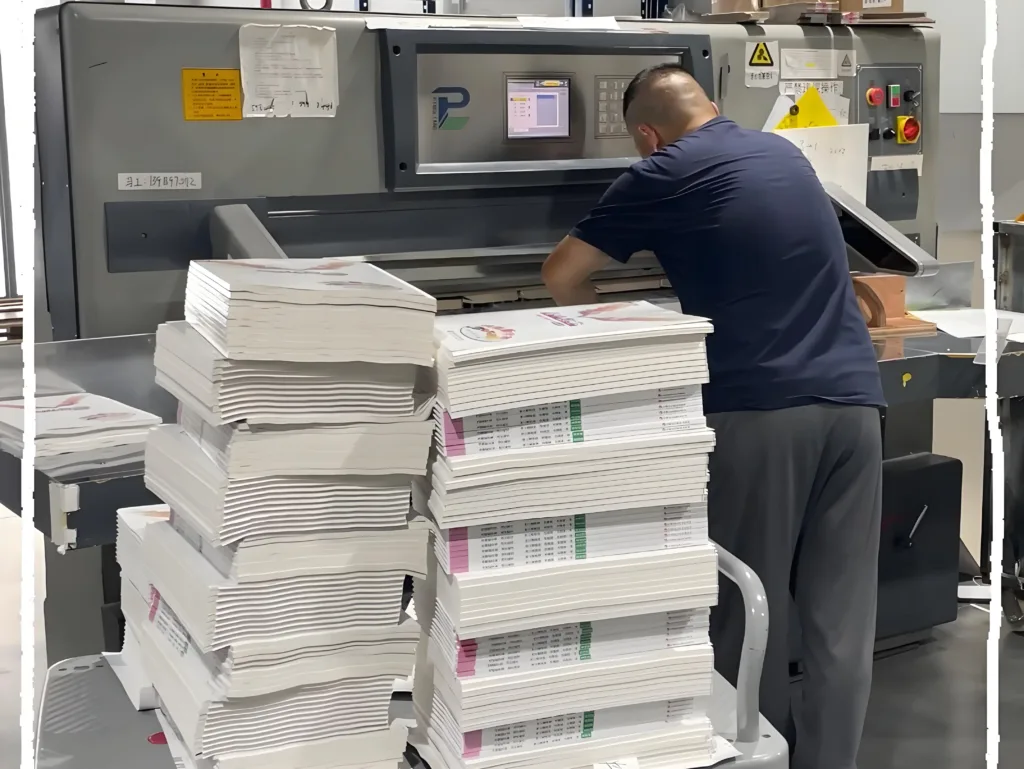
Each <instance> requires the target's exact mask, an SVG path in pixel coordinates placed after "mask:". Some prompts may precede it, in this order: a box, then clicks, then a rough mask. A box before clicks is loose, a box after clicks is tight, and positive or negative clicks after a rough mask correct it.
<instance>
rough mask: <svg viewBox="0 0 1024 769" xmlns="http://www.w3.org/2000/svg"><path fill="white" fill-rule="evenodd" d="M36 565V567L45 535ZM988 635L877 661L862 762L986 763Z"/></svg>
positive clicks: (12, 685) (1022, 747)
mask: <svg viewBox="0 0 1024 769" xmlns="http://www.w3.org/2000/svg"><path fill="white" fill-rule="evenodd" d="M19 527H20V521H19V520H18V519H17V518H15V517H13V516H11V515H10V514H9V513H7V512H6V511H0V769H15V767H17V766H18V763H19V762H18V756H19V722H18V715H19V712H20V702H19V698H18V691H19V689H20V686H19V683H20V672H19V671H20V665H21V658H20V653H19V601H20V591H19V583H20V571H19V569H20V563H21V558H20V548H19V542H20V532H19ZM37 564H40V565H41V564H42V542H41V540H40V542H39V546H38V547H37ZM40 576H41V575H40ZM42 594H43V584H42V580H41V579H40V580H39V589H38V590H37V596H38V598H39V606H38V608H37V612H36V616H37V622H36V627H37V632H36V637H37V639H36V644H37V649H36V681H37V684H41V682H42V679H43V675H44V674H45V670H46V663H45V652H44V649H45V646H44V644H43V638H44V635H43V632H42V627H43V621H42V609H41V607H42V600H41V599H42ZM987 633H988V614H987V612H986V611H984V610H982V609H978V608H975V607H972V606H966V605H964V606H962V607H961V609H960V616H959V618H958V620H957V621H956V622H954V623H952V624H950V625H947V626H944V627H941V628H937V629H936V631H935V636H934V640H932V641H931V642H929V643H926V644H924V645H922V646H920V647H917V648H914V649H911V650H909V651H904V652H899V653H895V654H892V655H890V656H887V657H885V658H882V659H879V660H878V661H877V662H876V664H875V678H874V686H873V690H872V696H871V709H870V712H869V714H868V720H867V725H866V728H865V734H864V739H863V743H862V746H861V756H860V766H861V767H862V769H905V767H915V769H916V768H920V769H983V767H984V766H985V638H986V635H987ZM1001 666H1002V671H1003V672H1002V676H1001V702H1002V705H1001V718H1000V721H1001V729H1000V732H1001V734H1002V741H1001V751H1000V753H1001V761H1000V763H1001V765H1003V766H1021V765H1024V763H1022V761H1021V756H1024V735H1022V731H1021V729H1020V724H1021V723H1022V722H1024V687H1020V686H1019V682H1021V681H1024V637H1021V636H1014V635H1010V634H1007V637H1005V638H1004V639H1003V641H1002V654H1001Z"/></svg>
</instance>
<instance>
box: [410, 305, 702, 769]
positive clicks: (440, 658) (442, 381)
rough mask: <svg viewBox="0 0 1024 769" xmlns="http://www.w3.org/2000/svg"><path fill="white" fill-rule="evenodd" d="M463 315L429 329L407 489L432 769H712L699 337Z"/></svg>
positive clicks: (645, 322)
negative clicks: (426, 564)
mask: <svg viewBox="0 0 1024 769" xmlns="http://www.w3.org/2000/svg"><path fill="white" fill-rule="evenodd" d="M472 320H473V323H470V322H469V319H467V318H465V317H463V318H441V319H439V320H438V323H437V327H438V333H437V341H438V345H439V350H438V355H437V370H438V382H439V394H438V405H437V407H436V408H435V415H434V422H435V440H434V454H435V456H434V460H433V462H432V465H431V472H430V475H429V477H428V478H426V479H424V480H422V481H419V482H417V483H416V484H415V485H414V494H413V506H414V509H416V510H418V511H420V512H422V513H423V514H424V515H427V516H428V517H429V518H430V519H431V521H432V525H433V527H434V555H435V558H436V560H437V567H438V568H437V569H436V576H435V577H434V580H433V582H432V584H431V585H429V587H428V589H424V590H422V591H419V592H417V594H416V602H417V608H418V609H419V610H420V615H419V619H420V622H421V624H422V625H423V627H424V638H423V640H422V641H421V644H420V649H419V652H418V657H417V664H416V676H415V685H414V693H413V696H414V701H415V703H416V707H417V709H418V711H419V713H420V716H419V721H420V724H419V728H418V729H417V730H416V732H415V733H414V736H413V740H412V741H413V744H414V746H415V747H416V748H417V750H419V751H420V753H421V755H422V756H423V757H424V758H426V760H427V761H428V763H430V764H431V766H432V769H462V767H479V768H480V769H504V768H505V767H508V769H527V768H529V769H536V767H544V768H545V769H547V767H550V769H565V768H566V767H584V766H593V765H595V764H601V763H605V762H610V761H617V760H620V759H622V757H624V756H630V757H636V759H637V760H638V761H639V765H640V766H641V767H650V766H655V767H657V766H668V765H672V766H676V767H682V766H693V767H698V766H708V765H710V764H712V763H714V762H715V761H717V760H719V759H720V756H721V754H720V753H719V752H717V751H716V748H717V747H718V745H717V743H716V740H715V738H714V736H713V733H712V729H711V723H710V721H709V720H708V718H707V716H706V714H705V712H704V698H706V697H707V696H708V695H710V693H711V685H712V677H713V670H714V655H713V651H712V648H711V644H710V642H709V639H708V617H709V614H710V609H709V607H711V606H712V605H713V604H714V603H715V602H716V600H717V590H718V574H717V556H716V553H715V550H714V546H713V545H712V544H711V543H710V542H709V541H708V536H707V507H706V502H705V495H706V488H707V480H708V475H707V473H708V455H709V454H710V452H711V451H712V450H713V449H714V434H713V433H712V432H711V431H710V430H709V429H708V428H707V425H706V422H705V419H704V413H703V404H702V399H701V388H700V385H701V383H703V382H706V381H707V362H706V356H705V347H704V341H705V337H706V335H707V334H708V333H710V332H711V330H712V329H711V326H710V324H709V323H708V322H707V321H705V320H703V319H700V318H693V317H688V316H685V315H681V314H679V313H675V312H671V311H668V310H663V309H661V308H658V307H655V306H653V305H651V304H649V303H646V302H632V303H624V304H613V305H601V306H594V307H574V308H563V309H559V310H544V311H538V310H527V311H520V312H517V311H513V312H503V313H495V314H489V315H483V316H477V317H474V318H473V319H472ZM429 601H433V605H432V606H428V605H426V603H427V602H429Z"/></svg>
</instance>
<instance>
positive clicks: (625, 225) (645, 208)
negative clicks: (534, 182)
mask: <svg viewBox="0 0 1024 769" xmlns="http://www.w3.org/2000/svg"><path fill="white" fill-rule="evenodd" d="M649 201H650V190H649V185H648V184H647V182H646V180H645V179H644V176H643V174H642V173H640V172H638V170H637V169H636V168H635V167H634V168H631V169H630V170H628V171H626V172H625V173H624V174H622V176H620V177H619V178H618V179H617V180H616V181H615V183H614V184H612V186H611V187H609V188H608V190H607V191H606V192H605V194H604V195H603V196H602V198H601V200H600V202H598V204H597V206H595V207H594V210H593V211H591V212H590V214H589V215H588V216H587V218H586V219H584V220H583V221H581V222H580V223H579V224H577V225H576V226H575V227H573V229H572V232H570V233H569V234H568V235H567V236H566V237H565V238H563V239H562V242H561V243H559V244H558V245H557V246H556V247H555V250H554V251H553V252H552V253H551V256H549V257H548V259H547V261H546V262H544V267H543V268H542V269H541V276H542V277H543V279H544V285H545V286H547V288H548V291H550V292H551V296H552V297H553V298H554V300H555V301H556V302H557V303H558V304H560V305H580V304H596V303H597V292H596V291H595V290H594V284H593V282H592V281H591V277H592V276H593V275H594V273H596V272H600V271H601V270H603V269H605V268H606V267H607V266H608V264H609V262H610V261H612V260H615V261H616V262H619V263H621V264H625V263H626V262H628V261H629V257H631V256H632V255H633V254H635V253H636V252H637V251H647V250H650V240H651V237H652V233H653V232H654V231H655V230H656V228H657V226H658V221H657V218H656V217H655V216H653V215H652V214H651V211H650V207H649Z"/></svg>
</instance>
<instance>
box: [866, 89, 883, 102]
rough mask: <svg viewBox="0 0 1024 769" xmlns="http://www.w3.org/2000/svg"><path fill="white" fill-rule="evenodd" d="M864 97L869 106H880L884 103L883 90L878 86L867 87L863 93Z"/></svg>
mask: <svg viewBox="0 0 1024 769" xmlns="http://www.w3.org/2000/svg"><path fill="white" fill-rule="evenodd" d="M864 98H865V99H866V100H867V102H868V105H869V106H871V107H881V106H882V105H883V104H885V91H883V90H882V89H881V88H878V87H874V88H869V89H868V91H867V93H866V94H864Z"/></svg>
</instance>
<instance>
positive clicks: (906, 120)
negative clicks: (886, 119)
mask: <svg viewBox="0 0 1024 769" xmlns="http://www.w3.org/2000/svg"><path fill="white" fill-rule="evenodd" d="M920 138H921V121H919V120H918V119H917V118H916V117H909V116H907V115H903V116H901V117H899V118H897V119H896V143H897V144H917V140H918V139H920Z"/></svg>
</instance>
